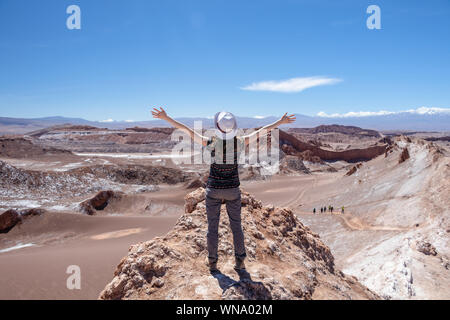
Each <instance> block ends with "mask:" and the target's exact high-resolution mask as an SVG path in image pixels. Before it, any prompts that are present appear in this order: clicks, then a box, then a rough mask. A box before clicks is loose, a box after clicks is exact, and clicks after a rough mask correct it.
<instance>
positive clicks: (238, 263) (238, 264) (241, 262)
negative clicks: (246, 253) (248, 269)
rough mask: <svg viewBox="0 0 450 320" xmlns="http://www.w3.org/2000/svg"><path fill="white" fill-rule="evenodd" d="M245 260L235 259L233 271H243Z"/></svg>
mask: <svg viewBox="0 0 450 320" xmlns="http://www.w3.org/2000/svg"><path fill="white" fill-rule="evenodd" d="M244 260H245V258H239V257H236V264H235V265H234V270H236V271H237V272H239V271H243V270H245V263H244Z"/></svg>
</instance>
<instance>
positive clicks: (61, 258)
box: [0, 141, 450, 299]
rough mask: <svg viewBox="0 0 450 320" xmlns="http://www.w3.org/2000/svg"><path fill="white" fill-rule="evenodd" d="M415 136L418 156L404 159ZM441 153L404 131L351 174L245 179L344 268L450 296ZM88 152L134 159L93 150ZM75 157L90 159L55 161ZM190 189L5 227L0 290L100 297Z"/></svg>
mask: <svg viewBox="0 0 450 320" xmlns="http://www.w3.org/2000/svg"><path fill="white" fill-rule="evenodd" d="M406 145H407V146H408V148H409V150H410V153H411V159H409V160H407V161H406V162H405V163H403V164H399V163H398V156H399V153H400V151H401V148H402V147H405V146H406ZM433 157H434V156H433V154H431V153H430V150H428V149H427V147H426V146H424V145H421V144H407V143H405V142H402V141H400V142H399V145H398V147H397V149H396V150H394V152H393V153H392V154H391V155H389V156H388V157H387V158H385V157H384V156H380V157H378V158H376V159H373V160H371V161H369V162H366V163H364V164H363V165H362V167H361V168H360V169H358V171H357V172H356V173H355V174H354V175H352V176H345V172H346V169H342V170H339V171H338V172H314V173H312V174H300V175H292V176H273V177H272V178H271V179H268V180H263V181H243V182H242V185H241V187H242V189H244V190H246V191H247V192H250V193H251V194H253V195H254V196H255V197H256V198H257V199H260V200H262V201H263V203H264V204H274V205H276V206H286V207H290V208H292V209H293V211H294V212H295V213H296V214H297V215H298V216H299V217H300V219H301V221H302V222H303V223H304V224H306V225H307V226H309V227H310V228H311V229H312V230H313V231H314V232H316V233H318V234H319V235H320V236H321V238H322V239H323V240H324V242H325V243H326V244H327V245H328V246H329V247H330V248H331V250H332V253H333V255H334V256H335V259H336V264H337V266H338V268H339V269H342V270H343V271H344V272H345V273H348V274H351V275H354V276H356V277H357V278H358V279H359V280H360V281H361V282H362V283H363V284H365V285H366V286H368V287H369V288H370V289H372V290H374V291H376V292H377V293H379V294H380V295H382V296H383V297H385V298H393V299H427V298H428V299H429V298H444V299H450V290H449V288H450V273H449V270H448V269H447V268H446V267H445V259H446V258H447V257H448V256H450V252H449V250H450V249H449V248H450V243H449V229H450V225H449V223H448V217H449V216H450V215H449V213H450V212H449V211H448V209H447V207H448V203H449V199H448V196H449V194H450V193H449V192H448V191H450V190H449V181H450V179H449V177H450V175H449V168H450V165H449V160H448V159H449V157H448V154H446V155H445V157H442V158H440V159H439V160H438V161H435V160H433V159H434V158H433ZM81 159H84V160H86V159H85V157H81ZM87 159H91V161H92V162H93V163H101V162H102V161H113V162H116V161H127V159H125V158H121V157H116V158H114V157H92V155H89V156H88V157H87ZM138 160H141V161H142V159H136V161H138ZM144 160H145V161H157V160H158V159H156V160H155V159H153V158H152V159H144ZM9 162H10V163H12V164H14V165H18V164H19V165H20V164H22V165H23V166H27V165H34V166H38V167H39V166H41V167H42V168H45V163H39V162H33V163H32V162H31V160H30V162H29V163H26V162H23V161H22V162H20V161H18V160H17V161H9ZM83 162H84V161H83ZM75 165H84V164H78V162H70V163H59V164H54V165H52V166H50V167H51V170H59V169H62V168H67V167H73V166H75ZM35 168H36V169H38V168H37V167H35ZM47 169H48V167H47ZM43 170H44V169H43ZM187 192H188V190H186V189H185V188H184V186H183V185H177V186H161V189H160V190H159V191H157V192H149V193H143V194H130V195H128V194H127V196H126V197H124V198H123V199H122V200H121V201H120V202H117V203H112V204H111V205H110V206H108V207H107V209H105V211H104V212H101V213H100V214H99V216H94V217H88V216H84V215H81V214H79V213H69V211H70V210H68V211H65V212H61V210H59V212H50V213H48V214H45V215H43V216H42V217H33V218H31V219H29V220H27V221H26V222H25V223H24V224H23V225H21V226H19V227H17V228H15V229H13V230H12V231H10V232H9V233H8V234H0V299H96V298H97V297H98V294H99V292H100V291H101V290H102V289H103V288H104V286H105V285H106V284H107V283H108V282H109V281H111V279H112V276H113V272H114V270H115V267H116V266H117V264H118V263H119V262H120V259H121V258H122V257H124V256H125V254H126V252H127V250H128V248H129V246H130V245H132V244H135V243H137V242H139V241H146V240H149V239H152V238H153V237H155V236H161V235H164V234H165V233H166V232H168V231H169V230H170V229H171V227H172V226H173V225H174V223H175V221H176V219H177V217H178V216H179V215H180V214H181V213H182V211H183V203H184V202H183V197H184V195H185V194H186V193H187ZM76 200H79V199H76ZM328 205H332V206H334V208H335V212H337V214H319V213H318V214H315V215H313V214H312V211H313V208H316V210H317V211H318V212H320V207H324V206H328ZM341 206H345V214H344V215H342V214H340V208H341ZM145 208H148V210H147V211H146V210H145ZM55 211H58V210H55ZM143 212H146V213H145V214H144V213H143ZM205 236H206V235H205ZM419 240H424V241H428V242H430V243H432V244H433V245H434V246H435V247H436V249H437V251H438V253H439V254H438V255H437V256H427V255H424V254H423V253H420V252H418V250H417V245H416V242H417V241H419ZM14 248H17V249H16V250H11V249H14ZM8 250H10V251H8ZM69 265H78V266H80V267H81V273H82V275H81V276H82V288H81V290H68V289H67V287H66V280H67V278H68V276H69V275H68V274H66V269H67V267H68V266H69Z"/></svg>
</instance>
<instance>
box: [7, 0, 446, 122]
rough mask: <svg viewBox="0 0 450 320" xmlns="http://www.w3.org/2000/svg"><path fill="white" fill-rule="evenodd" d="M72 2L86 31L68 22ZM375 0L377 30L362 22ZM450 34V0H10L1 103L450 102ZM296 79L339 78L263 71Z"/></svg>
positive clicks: (64, 107)
mask: <svg viewBox="0 0 450 320" xmlns="http://www.w3.org/2000/svg"><path fill="white" fill-rule="evenodd" d="M71 4H76V5H79V6H80V8H81V14H82V16H81V30H68V29H67V28H66V19H67V17H68V16H69V15H68V14H67V13H66V8H67V7H68V6H69V5H71ZM370 4H376V5H378V6H379V7H380V8H381V27H382V29H381V30H369V29H368V28H367V27H366V19H367V18H368V16H369V14H367V13H366V8H367V7H368V6H369V5H370ZM449 39H450V1H448V0H430V1H401V0H396V1H378V0H372V1H350V0H340V1H335V0H329V1H321V0H309V1H300V0H288V1H287V0H286V1H283V0H278V1H275V0H273V1H265V0H246V1H233V0H223V1H216V0H208V1H181V0H179V1H168V0H164V1H163V0H161V1H149V0H128V1H123V0H115V1H106V0H104V1H103V0H102V1H101V0H84V1H76V0H72V1H65V0H39V1H29V0H0V116H5V117H25V118H34V117H46V116H55V115H60V116H67V117H81V118H85V119H89V120H103V119H110V118H111V119H115V120H147V119H149V118H150V116H149V111H148V110H149V108H150V107H151V106H165V107H166V108H167V110H168V111H169V113H170V114H172V115H173V116H176V117H179V116H211V115H213V114H214V113H215V112H216V111H220V110H228V111H231V112H234V113H235V114H237V115H240V116H256V115H281V114H282V113H283V112H284V111H289V112H295V113H302V114H307V115H315V114H317V113H318V112H325V113H346V112H350V111H353V112H356V111H379V110H388V111H399V110H407V109H414V108H418V107H421V106H426V107H437V108H449V107H450V103H449V101H450V41H449ZM293 78H310V79H311V78H312V79H313V80H314V79H316V80H317V79H319V80H323V79H325V80H327V79H328V80H329V81H331V83H329V84H324V85H317V86H314V87H310V88H306V89H304V90H303V91H300V92H278V91H275V92H274V91H267V90H264V88H267V86H264V84H263V85H261V83H260V82H268V81H269V82H270V81H272V82H273V83H272V84H275V85H276V84H277V83H278V84H279V81H285V80H288V79H293ZM302 81H303V82H304V81H305V80H304V79H303V80H302V79H300V82H301V83H303V82H302ZM266 84H267V83H266ZM269 84H270V83H269ZM284 84H286V83H284ZM281 85H282V86H283V82H281ZM252 86H253V87H252ZM269 87H270V86H269ZM244 88H247V89H251V88H253V89H255V88H257V89H258V88H259V89H258V90H244ZM261 88H262V89H261Z"/></svg>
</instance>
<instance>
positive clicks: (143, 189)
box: [0, 125, 450, 299]
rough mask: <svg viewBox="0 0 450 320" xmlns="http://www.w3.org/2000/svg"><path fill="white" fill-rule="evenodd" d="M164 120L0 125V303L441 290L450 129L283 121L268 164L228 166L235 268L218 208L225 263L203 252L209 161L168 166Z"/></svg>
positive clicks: (446, 251) (448, 240) (408, 294)
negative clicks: (242, 245) (73, 283)
mask: <svg viewBox="0 0 450 320" xmlns="http://www.w3.org/2000/svg"><path fill="white" fill-rule="evenodd" d="M172 132H173V129H171V128H143V127H132V128H117V129H115V128H109V129H108V128H99V127H93V126H87V125H58V126H53V127H49V128H43V129H42V128H40V129H38V130H35V131H32V132H27V133H25V134H12V133H9V134H8V135H3V136H0V274H1V276H0V299H97V298H101V299H119V298H120V299H216V298H221V299H450V142H449V140H450V139H449V136H448V134H436V133H426V132H403V133H402V132H378V131H375V130H367V129H361V128H359V127H350V126H340V125H321V126H317V127H314V128H285V129H281V130H280V133H279V137H280V171H279V173H277V174H276V175H273V176H264V175H262V174H261V171H260V168H259V167H257V166H250V165H242V166H241V167H240V177H241V189H242V190H243V191H244V196H243V200H242V203H243V212H242V219H243V227H244V234H245V239H246V240H245V241H246V246H247V247H248V251H249V259H248V264H247V271H248V275H247V277H244V279H240V277H239V276H238V275H237V274H236V273H235V272H234V271H233V269H232V260H233V250H232V238H231V233H230V231H229V227H228V218H227V217H226V212H225V211H223V212H222V216H221V226H220V233H221V238H220V239H221V240H220V245H219V251H220V255H221V257H222V258H221V259H220V260H219V268H220V270H221V271H222V273H221V274H220V275H219V276H212V275H210V274H209V272H208V271H207V267H206V265H204V263H203V260H204V257H205V255H206V218H205V208H204V197H205V195H204V186H205V181H206V178H207V174H208V166H207V165H198V164H196V165H187V164H185V165H177V164H176V163H174V161H173V159H172V157H171V150H172V148H173V146H174V144H175V142H173V141H171V134H172ZM330 207H333V211H332V212H330ZM322 208H326V209H327V210H326V211H325V212H321V211H323V210H321V209H322ZM222 210H224V209H222ZM314 211H315V212H314ZM70 265H77V266H79V267H80V270H81V277H82V278H81V279H82V280H81V289H80V290H69V289H68V288H67V286H66V279H67V277H68V274H67V273H66V270H67V267H68V266H70Z"/></svg>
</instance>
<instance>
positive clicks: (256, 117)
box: [253, 116, 267, 119]
mask: <svg viewBox="0 0 450 320" xmlns="http://www.w3.org/2000/svg"><path fill="white" fill-rule="evenodd" d="M253 118H254V119H264V118H267V116H254V117H253Z"/></svg>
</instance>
